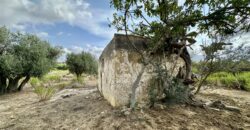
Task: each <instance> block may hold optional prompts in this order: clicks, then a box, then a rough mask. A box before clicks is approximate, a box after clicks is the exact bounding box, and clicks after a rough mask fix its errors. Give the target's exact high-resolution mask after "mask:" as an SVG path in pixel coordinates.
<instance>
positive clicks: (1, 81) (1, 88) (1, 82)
mask: <svg viewBox="0 0 250 130" xmlns="http://www.w3.org/2000/svg"><path fill="white" fill-rule="evenodd" d="M6 86H7V79H6V78H5V77H0V94H3V93H5V92H6Z"/></svg>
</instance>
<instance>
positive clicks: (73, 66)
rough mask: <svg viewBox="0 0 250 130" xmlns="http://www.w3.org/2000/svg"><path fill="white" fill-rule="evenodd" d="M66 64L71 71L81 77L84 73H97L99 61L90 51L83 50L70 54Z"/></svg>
mask: <svg viewBox="0 0 250 130" xmlns="http://www.w3.org/2000/svg"><path fill="white" fill-rule="evenodd" d="M66 64H67V65H68V68H69V71H70V72H71V73H73V74H76V75H77V77H80V76H81V75H82V74H83V73H87V74H96V73H97V61H96V59H95V58H94V56H92V55H91V54H90V53H87V52H82V53H80V54H74V53H71V54H68V55H67V60H66Z"/></svg>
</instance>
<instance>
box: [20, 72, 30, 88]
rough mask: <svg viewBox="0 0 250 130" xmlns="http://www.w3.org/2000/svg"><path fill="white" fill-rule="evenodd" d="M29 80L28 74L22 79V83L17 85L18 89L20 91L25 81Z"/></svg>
mask: <svg viewBox="0 0 250 130" xmlns="http://www.w3.org/2000/svg"><path fill="white" fill-rule="evenodd" d="M29 80H30V76H29V75H28V76H26V77H25V79H24V80H23V81H22V83H21V84H20V85H19V87H18V91H22V89H23V87H24V85H25V84H26V83H28V82H29Z"/></svg>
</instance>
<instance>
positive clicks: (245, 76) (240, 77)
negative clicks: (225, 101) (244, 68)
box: [207, 72, 250, 91]
mask: <svg viewBox="0 0 250 130" xmlns="http://www.w3.org/2000/svg"><path fill="white" fill-rule="evenodd" d="M207 83H208V84H210V85H215V86H223V87H228V88H236V89H243V90H246V91H250V72H242V73H238V74H236V75H233V74H231V73H227V72H218V73H215V74H212V75H210V76H209V77H208V79H207Z"/></svg>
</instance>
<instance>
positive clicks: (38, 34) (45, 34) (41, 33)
mask: <svg viewBox="0 0 250 130" xmlns="http://www.w3.org/2000/svg"><path fill="white" fill-rule="evenodd" d="M36 35H37V36H38V37H40V38H47V37H48V36H49V34H48V33H47V32H38V33H36Z"/></svg>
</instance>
